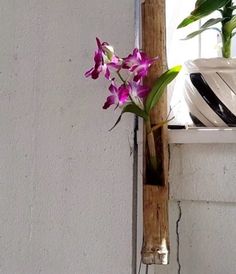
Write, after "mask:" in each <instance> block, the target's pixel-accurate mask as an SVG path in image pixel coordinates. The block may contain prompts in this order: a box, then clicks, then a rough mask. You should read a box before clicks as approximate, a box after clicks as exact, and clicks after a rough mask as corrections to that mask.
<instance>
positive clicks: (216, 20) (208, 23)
mask: <svg viewBox="0 0 236 274" xmlns="http://www.w3.org/2000/svg"><path fill="white" fill-rule="evenodd" d="M223 20H224V19H223V18H211V19H209V20H208V21H206V23H204V24H203V25H202V26H201V29H204V28H209V27H211V26H213V25H215V24H217V23H219V22H222V21H223Z"/></svg>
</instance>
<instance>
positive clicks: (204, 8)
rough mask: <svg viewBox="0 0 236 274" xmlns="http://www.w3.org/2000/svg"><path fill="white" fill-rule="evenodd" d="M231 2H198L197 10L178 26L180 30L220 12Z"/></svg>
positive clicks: (208, 0) (219, 0)
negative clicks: (215, 12)
mask: <svg viewBox="0 0 236 274" xmlns="http://www.w3.org/2000/svg"><path fill="white" fill-rule="evenodd" d="M228 2H229V0H198V1H196V4H195V9H194V10H193V11H192V12H191V14H190V15H189V16H188V17H186V18H185V19H184V20H183V21H182V22H181V23H180V24H179V26H178V28H182V27H186V26H187V25H189V24H191V23H193V22H195V21H197V20H199V19H201V18H203V17H205V16H207V15H209V14H211V13H212V12H214V11H216V10H219V9H220V8H222V7H223V6H225V5H226V4H227V3H228Z"/></svg>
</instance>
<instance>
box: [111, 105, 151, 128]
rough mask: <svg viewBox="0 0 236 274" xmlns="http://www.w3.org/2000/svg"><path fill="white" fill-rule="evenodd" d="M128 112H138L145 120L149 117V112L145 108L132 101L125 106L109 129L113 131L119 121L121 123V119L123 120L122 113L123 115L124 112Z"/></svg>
mask: <svg viewBox="0 0 236 274" xmlns="http://www.w3.org/2000/svg"><path fill="white" fill-rule="evenodd" d="M127 112H130V113H133V114H136V115H137V116H139V117H141V118H143V119H144V120H147V119H148V115H147V113H146V112H145V111H144V110H142V109H141V108H139V107H138V106H137V105H135V104H134V103H131V104H128V105H126V106H125V107H124V108H123V110H122V112H121V114H120V116H119V117H118V119H117V121H116V122H115V124H114V126H113V127H112V128H111V129H109V131H111V130H112V129H113V128H115V127H116V126H117V125H118V123H119V122H120V120H121V117H122V115H123V114H124V113H127Z"/></svg>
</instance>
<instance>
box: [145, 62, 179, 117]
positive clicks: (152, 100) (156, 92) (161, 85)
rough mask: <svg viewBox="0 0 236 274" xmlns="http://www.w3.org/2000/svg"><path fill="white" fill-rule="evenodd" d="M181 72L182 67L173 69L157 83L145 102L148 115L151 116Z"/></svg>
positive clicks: (164, 74)
mask: <svg viewBox="0 0 236 274" xmlns="http://www.w3.org/2000/svg"><path fill="white" fill-rule="evenodd" d="M180 70H181V66H176V67H173V68H171V69H169V70H167V71H166V72H165V73H163V74H162V75H161V76H160V77H159V78H158V79H157V80H156V82H155V84H154V86H153V88H152V89H151V91H150V93H149V94H148V97H147V99H146V102H145V109H146V113H147V114H149V113H150V111H151V109H152V108H153V107H154V106H155V105H156V103H157V102H158V101H159V100H160V98H161V96H162V94H163V93H164V91H165V88H166V87H167V85H168V84H169V83H170V82H171V81H173V80H174V78H175V77H176V76H177V75H178V73H179V72H180Z"/></svg>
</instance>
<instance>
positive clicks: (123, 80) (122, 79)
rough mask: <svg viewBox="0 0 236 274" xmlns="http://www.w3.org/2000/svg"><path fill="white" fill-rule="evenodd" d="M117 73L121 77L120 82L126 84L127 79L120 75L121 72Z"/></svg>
mask: <svg viewBox="0 0 236 274" xmlns="http://www.w3.org/2000/svg"><path fill="white" fill-rule="evenodd" d="M116 73H117V75H118V76H119V78H120V80H121V81H122V82H123V83H124V84H125V83H126V81H125V79H124V78H123V77H122V75H121V74H120V71H119V70H118V71H117V72H116Z"/></svg>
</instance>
